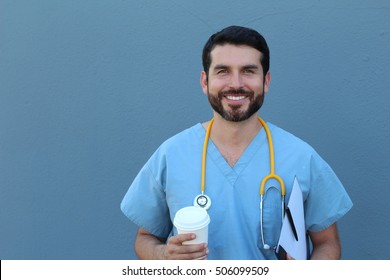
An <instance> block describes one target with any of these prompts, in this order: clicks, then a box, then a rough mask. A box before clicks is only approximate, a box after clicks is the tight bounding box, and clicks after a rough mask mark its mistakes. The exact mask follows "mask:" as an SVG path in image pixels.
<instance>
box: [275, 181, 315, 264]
mask: <svg viewBox="0 0 390 280" xmlns="http://www.w3.org/2000/svg"><path fill="white" fill-rule="evenodd" d="M275 252H276V256H277V257H278V259H280V260H285V259H286V254H287V253H288V254H289V255H290V256H291V257H292V258H294V259H296V260H306V259H307V240H306V228H305V212H304V209H303V196H302V190H301V187H300V185H299V182H298V179H297V177H295V178H294V183H293V187H292V190H291V195H290V199H289V201H288V204H287V207H286V210H285V215H284V218H283V224H282V229H281V232H280V237H279V242H278V245H277V246H276V249H275Z"/></svg>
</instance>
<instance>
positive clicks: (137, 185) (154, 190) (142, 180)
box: [121, 162, 172, 238]
mask: <svg viewBox="0 0 390 280" xmlns="http://www.w3.org/2000/svg"><path fill="white" fill-rule="evenodd" d="M121 210H122V212H123V213H124V214H125V215H126V217H128V218H129V219H130V220H131V221H132V222H133V223H135V224H136V225H138V226H139V227H142V228H143V229H145V230H146V231H148V232H150V233H151V234H153V235H156V236H158V237H161V238H167V237H168V236H169V234H170V232H171V230H172V222H171V220H170V218H169V217H170V216H169V208H168V206H167V203H166V198H165V191H164V188H163V187H162V185H161V183H160V182H159V180H158V179H157V178H156V177H155V176H154V175H153V174H152V171H151V169H150V167H149V162H148V163H146V164H145V166H144V167H143V168H142V169H141V171H140V172H139V173H138V175H137V176H136V178H135V179H134V181H133V183H132V184H131V186H130V188H129V190H128V191H127V193H126V195H125V196H124V198H123V200H122V203H121Z"/></svg>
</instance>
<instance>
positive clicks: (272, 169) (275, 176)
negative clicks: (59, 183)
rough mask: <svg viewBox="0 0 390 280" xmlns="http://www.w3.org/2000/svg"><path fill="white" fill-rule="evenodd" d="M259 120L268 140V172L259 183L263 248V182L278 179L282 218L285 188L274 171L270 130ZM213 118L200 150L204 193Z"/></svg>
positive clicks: (273, 154) (203, 190) (264, 244)
mask: <svg viewBox="0 0 390 280" xmlns="http://www.w3.org/2000/svg"><path fill="white" fill-rule="evenodd" d="M258 120H259V122H260V123H261V125H262V126H263V128H264V130H265V134H266V135H267V141H268V148H269V162H270V163H269V165H270V173H269V174H268V175H267V176H265V177H264V178H263V179H262V180H261V184H260V227H261V239H262V242H263V247H264V249H270V246H269V245H267V244H266V243H265V241H264V234H263V206H264V195H265V184H266V183H267V181H269V180H271V179H274V180H276V181H278V183H279V186H280V192H281V200H282V218H283V217H284V201H285V196H286V188H285V186H284V182H283V179H282V178H281V177H280V176H279V175H277V174H276V173H275V152H274V145H273V141H272V136H271V132H270V130H269V128H268V125H267V124H266V123H265V122H264V121H263V120H262V119H261V118H260V117H258ZM213 123H214V119H211V121H210V123H209V125H208V127H207V130H206V136H205V138H204V143H203V152H202V179H201V193H202V195H204V192H205V181H206V156H207V147H208V143H209V139H210V132H211V127H212V126H213Z"/></svg>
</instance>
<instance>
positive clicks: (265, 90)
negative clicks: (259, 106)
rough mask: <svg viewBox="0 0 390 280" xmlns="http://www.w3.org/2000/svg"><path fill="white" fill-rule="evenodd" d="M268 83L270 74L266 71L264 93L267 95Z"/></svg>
mask: <svg viewBox="0 0 390 280" xmlns="http://www.w3.org/2000/svg"><path fill="white" fill-rule="evenodd" d="M270 83H271V72H269V71H268V72H267V74H266V75H265V76H264V93H267V91H268V89H269V85H270Z"/></svg>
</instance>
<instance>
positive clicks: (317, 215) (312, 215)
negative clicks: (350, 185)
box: [305, 153, 353, 232]
mask: <svg viewBox="0 0 390 280" xmlns="http://www.w3.org/2000/svg"><path fill="white" fill-rule="evenodd" d="M352 205H353V204H352V201H351V199H350V197H349V196H348V194H347V192H346V190H345V188H344V186H343V185H342V183H341V182H340V180H339V179H338V177H337V176H336V174H335V173H334V171H333V170H332V169H331V167H330V166H329V165H328V164H327V163H326V162H325V161H324V160H323V159H322V158H321V157H320V156H319V155H318V154H316V153H315V154H313V155H312V157H311V162H310V192H309V195H308V197H307V199H306V201H305V213H306V215H305V216H306V228H307V229H308V230H309V231H314V232H318V231H321V230H324V229H326V228H327V227H329V226H331V225H332V224H334V223H335V222H337V221H338V220H339V219H340V218H341V217H343V216H344V215H345V214H346V213H347V212H348V211H349V210H350V209H351V208H352Z"/></svg>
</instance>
